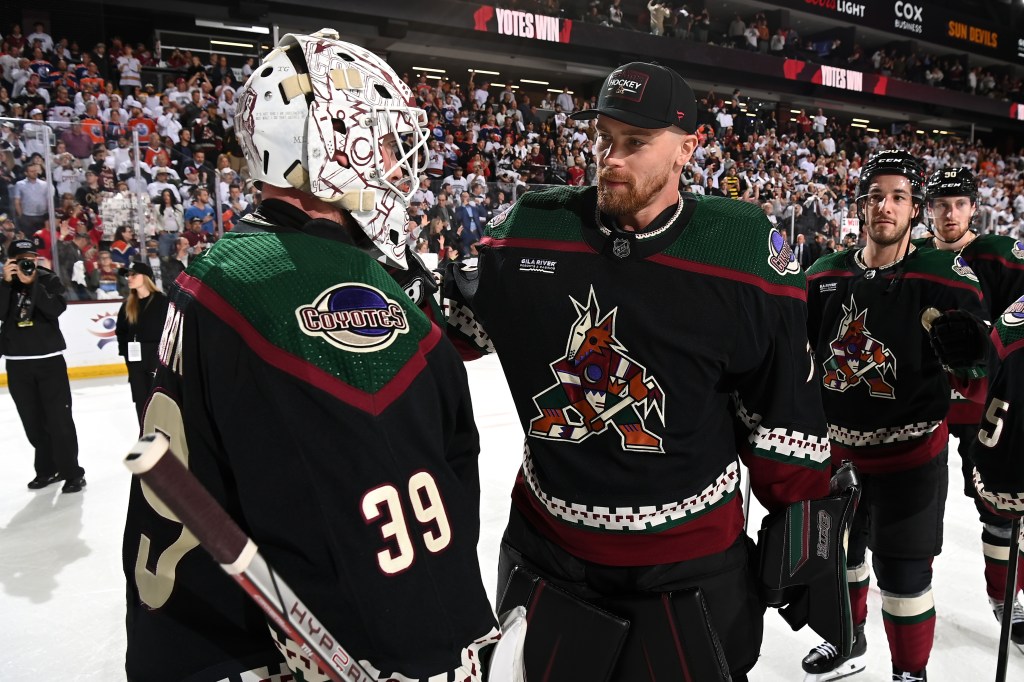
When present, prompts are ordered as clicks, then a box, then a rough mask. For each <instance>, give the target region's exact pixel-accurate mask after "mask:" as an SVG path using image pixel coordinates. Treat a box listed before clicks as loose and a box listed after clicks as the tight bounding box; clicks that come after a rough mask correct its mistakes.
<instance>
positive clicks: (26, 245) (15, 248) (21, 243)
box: [7, 239, 39, 258]
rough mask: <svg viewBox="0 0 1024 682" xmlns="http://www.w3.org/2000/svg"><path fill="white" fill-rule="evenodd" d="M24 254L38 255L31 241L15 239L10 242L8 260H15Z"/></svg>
mask: <svg viewBox="0 0 1024 682" xmlns="http://www.w3.org/2000/svg"><path fill="white" fill-rule="evenodd" d="M26 253H39V251H38V249H36V244H35V242H33V241H32V240H31V239H16V240H15V241H13V242H11V246H10V248H8V249H7V257H8V258H17V257H18V256H22V255H24V254H26Z"/></svg>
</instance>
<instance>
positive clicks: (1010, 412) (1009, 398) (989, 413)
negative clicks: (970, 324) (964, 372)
mask: <svg viewBox="0 0 1024 682" xmlns="http://www.w3.org/2000/svg"><path fill="white" fill-rule="evenodd" d="M994 322H995V325H994V328H993V329H992V344H993V345H994V346H995V349H996V355H997V356H998V362H997V363H996V366H995V367H994V368H993V370H994V371H993V374H992V381H991V384H990V386H989V392H988V399H987V401H986V403H985V404H986V408H985V417H984V419H983V420H982V422H981V427H980V429H979V430H978V437H977V439H976V440H975V441H974V443H973V444H972V445H971V459H972V460H973V461H974V464H975V469H974V486H975V488H977V490H978V493H979V495H980V496H981V498H982V499H983V500H984V501H985V502H986V503H987V504H988V505H990V506H991V507H992V508H993V509H994V510H995V511H996V512H997V513H999V514H1003V515H1006V516H1016V517H1024V457H1021V452H1024V450H1022V448H1024V295H1021V297H1020V298H1018V299H1017V300H1016V301H1014V302H1013V303H1011V304H1010V306H1009V307H1008V308H1007V309H1006V310H1005V311H1004V312H1003V313H1002V314H1001V315H999V316H998V317H996V319H995V320H994Z"/></svg>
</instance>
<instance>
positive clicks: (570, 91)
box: [548, 88, 576, 95]
mask: <svg viewBox="0 0 1024 682" xmlns="http://www.w3.org/2000/svg"><path fill="white" fill-rule="evenodd" d="M548 92H554V93H561V92H562V91H561V90H559V89H558V88H548ZM565 92H566V93H567V94H570V95H575V94H576V93H574V92H573V91H572V90H566V91H565Z"/></svg>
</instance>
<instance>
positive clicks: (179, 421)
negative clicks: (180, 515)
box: [124, 29, 497, 682]
mask: <svg viewBox="0 0 1024 682" xmlns="http://www.w3.org/2000/svg"><path fill="white" fill-rule="evenodd" d="M410 98H411V92H410V91H409V88H408V87H406V86H405V85H404V84H403V83H402V81H401V79H400V78H399V77H398V76H397V75H396V74H395V73H394V71H393V70H392V69H391V68H390V67H389V66H388V65H387V64H386V63H385V62H384V61H383V60H381V59H380V58H379V57H377V56H376V55H374V54H373V53H371V52H369V51H367V50H366V49H364V48H362V47H359V46H357V45H353V44H350V43H346V42H342V41H340V40H338V34H337V33H335V32H334V31H329V30H326V29H325V30H322V31H320V32H318V33H315V34H312V35H292V34H289V35H286V36H284V38H282V39H281V42H280V43H279V44H278V46H277V47H276V48H275V49H274V50H272V51H271V52H270V54H269V55H268V56H267V58H266V59H265V60H264V62H263V63H262V64H261V65H260V66H259V67H258V68H257V69H256V71H255V72H254V73H253V74H252V76H251V77H250V79H249V81H248V82H247V83H246V85H245V87H244V88H243V89H242V92H241V94H240V95H239V109H238V115H237V118H236V119H235V123H236V128H237V129H238V137H239V141H240V142H241V143H242V147H243V149H244V150H245V154H246V158H247V160H248V163H249V169H250V172H251V173H252V174H253V178H254V179H255V180H256V181H258V182H259V183H261V187H262V192H263V202H262V204H261V205H260V208H259V210H258V211H256V212H255V213H253V214H250V215H248V216H246V217H245V218H244V219H242V220H241V221H239V224H238V226H237V227H236V228H235V229H234V230H232V231H231V232H230V233H228V234H226V235H225V236H224V237H223V238H222V239H221V240H220V241H218V242H217V243H216V244H215V245H214V246H213V248H212V249H210V250H209V251H207V252H206V253H205V254H203V256H202V257H200V258H198V259H196V260H194V261H193V262H192V263H191V264H190V265H189V268H188V270H187V271H185V272H184V273H182V274H181V275H179V276H178V278H177V280H176V281H175V283H174V286H173V288H172V290H171V293H170V298H171V301H170V306H169V310H168V315H167V321H166V324H165V327H164V334H163V338H162V339H161V344H160V368H159V370H158V376H157V381H156V388H155V389H154V392H153V394H152V395H151V397H150V399H149V402H148V405H147V409H146V413H145V417H144V429H143V432H144V433H150V432H152V431H160V432H163V433H164V434H166V435H168V437H169V438H170V440H171V444H172V448H173V450H174V452H175V453H176V454H178V455H179V456H180V457H182V459H184V460H185V462H186V463H187V465H188V467H189V469H190V470H191V471H192V473H193V474H195V476H196V477H197V478H198V479H199V480H200V481H201V483H202V484H203V485H204V486H205V487H206V488H207V489H208V490H209V491H210V493H211V494H212V495H213V496H214V498H216V500H217V501H218V502H219V503H220V504H221V506H223V507H224V508H225V509H226V510H227V512H228V513H229V514H231V516H232V517H234V519H235V520H236V521H237V522H238V523H239V525H240V526H241V527H242V528H243V530H244V531H245V532H246V533H248V534H249V535H251V537H252V538H253V539H254V541H255V542H256V543H258V545H259V547H260V552H261V554H262V555H263V556H264V557H265V558H266V559H267V562H268V563H269V564H270V565H272V566H273V567H274V568H275V569H276V571H277V572H278V573H279V574H280V575H281V576H282V577H283V578H284V579H285V580H286V581H287V582H288V584H289V585H290V586H291V587H292V588H293V589H294V591H295V593H296V595H297V596H298V597H299V598H300V599H301V600H302V601H303V602H304V603H305V604H307V605H308V606H309V608H310V611H311V612H312V613H314V614H315V616H316V618H317V619H319V621H320V622H322V623H323V625H324V626H325V627H326V629H327V630H328V631H330V632H331V633H332V634H333V635H334V636H336V637H338V638H339V640H340V643H341V644H342V645H343V647H344V648H345V649H346V650H347V651H349V652H351V653H352V655H353V656H354V657H355V658H356V659H357V660H358V661H359V663H360V665H361V666H362V667H363V668H364V669H366V670H367V671H369V672H370V674H371V675H373V677H374V679H380V680H403V681H407V680H427V679H431V680H437V679H457V680H460V681H461V680H472V681H478V680H481V679H482V677H481V675H482V672H481V670H482V669H481V664H480V650H481V649H482V648H483V647H484V646H485V645H487V644H488V643H490V642H493V641H494V640H495V639H496V638H497V629H496V624H495V619H494V615H493V612H492V610H491V607H490V605H489V603H488V601H487V596H486V593H485V591H484V588H483V584H482V582H481V579H480V569H479V565H478V562H477V555H476V544H477V537H478V534H479V519H478V514H479V512H478V506H479V483H478V472H477V456H478V450H479V441H478V437H477V431H476V427H475V425H474V423H473V414H472V409H471V405H470V397H469V388H468V385H467V381H466V372H465V369H464V367H463V366H462V363H461V360H460V358H459V356H458V354H457V352H456V351H455V349H454V348H453V347H452V346H451V344H450V343H449V342H448V341H447V340H446V339H445V338H444V335H443V333H442V332H441V330H440V329H439V328H438V327H437V326H436V325H434V324H432V323H431V321H430V319H429V318H428V317H427V315H425V314H424V313H423V312H422V311H421V310H420V309H419V308H418V307H417V304H416V302H414V301H413V300H412V299H411V298H410V296H409V295H408V294H407V293H406V291H404V288H408V289H409V290H410V291H412V292H414V293H418V294H419V295H420V296H421V297H423V298H424V299H428V298H429V293H430V292H429V290H427V289H426V288H425V287H426V286H428V285H429V284H430V283H432V282H433V277H432V276H431V275H430V273H428V272H425V271H424V270H423V268H422V265H421V264H419V262H418V261H416V260H413V259H414V258H415V256H414V255H411V254H407V253H406V244H405V235H406V233H405V229H404V228H405V223H406V207H407V204H408V201H409V198H410V197H411V195H412V190H413V187H412V186H411V182H412V181H413V180H414V179H415V178H416V177H417V159H418V155H419V154H421V153H422V152H423V151H424V149H425V146H426V137H425V132H424V125H425V121H426V116H425V114H424V112H423V111H422V110H421V109H418V108H415V107H413V106H411V105H410V104H409V100H410ZM385 266H386V267H387V268H389V269H390V271H389V269H385ZM390 272H394V273H395V275H397V276H399V277H400V278H401V280H402V282H401V283H399V282H398V281H396V279H395V277H393V276H392V275H391V274H390ZM418 277H422V278H423V279H422V280H420V279H417V278H418ZM197 544H198V543H197V541H196V539H195V536H193V535H192V533H191V532H190V531H189V530H188V529H187V528H184V527H183V526H182V524H181V523H180V522H179V521H178V519H177V518H175V516H174V515H173V514H172V513H171V512H170V511H169V510H168V509H167V507H165V506H164V505H163V504H162V503H161V502H160V501H159V499H157V498H156V497H155V496H153V495H152V493H151V492H150V491H149V490H148V489H147V488H146V487H145V486H143V485H140V484H139V483H138V481H137V480H135V481H133V482H132V488H131V494H130V499H129V509H128V521H127V525H126V529H125V537H124V570H125V576H126V578H127V582H128V616H127V629H128V650H127V659H126V666H125V667H126V670H127V677H128V679H129V680H145V681H146V682H160V681H162V680H166V681H172V680H173V681H174V682H180V681H181V680H186V679H187V680H194V681H195V682H205V681H207V680H209V681H213V680H238V679H259V680H274V681H279V680H286V679H302V680H306V681H307V682H310V681H313V680H324V679H326V677H325V676H324V675H323V673H322V672H320V671H318V670H317V669H316V667H315V666H312V665H311V664H310V659H309V657H308V656H306V655H305V654H304V653H303V651H302V650H300V649H299V647H298V646H297V645H295V644H294V643H293V642H292V641H291V640H289V639H287V638H286V637H285V636H284V635H283V633H282V632H281V631H280V630H278V628H277V627H276V626H275V627H269V628H268V623H267V622H266V620H265V618H264V616H263V615H262V612H261V611H260V609H259V608H258V607H257V606H256V605H255V604H254V603H253V602H251V601H250V600H249V598H248V597H247V596H246V595H245V594H244V593H243V592H242V591H241V590H239V589H237V588H236V587H235V586H234V585H233V584H231V583H232V581H231V580H230V578H228V577H227V576H226V575H225V574H224V573H223V572H222V571H221V569H220V567H219V566H218V565H216V564H215V563H214V562H213V561H211V559H210V557H209V556H207V555H206V554H205V552H203V551H198V549H197ZM294 615H296V618H297V619H298V626H299V627H303V622H302V620H301V618H300V616H301V614H294Z"/></svg>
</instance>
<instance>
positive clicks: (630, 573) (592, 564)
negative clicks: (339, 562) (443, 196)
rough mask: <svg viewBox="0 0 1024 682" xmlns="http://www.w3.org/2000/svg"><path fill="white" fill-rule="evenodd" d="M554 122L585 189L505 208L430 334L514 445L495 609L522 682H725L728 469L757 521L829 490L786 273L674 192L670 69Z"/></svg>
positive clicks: (739, 673)
mask: <svg viewBox="0 0 1024 682" xmlns="http://www.w3.org/2000/svg"><path fill="white" fill-rule="evenodd" d="M573 117H574V118H577V119H587V118H596V119H597V121H596V128H597V131H598V134H597V140H596V144H595V155H596V158H597V162H598V182H597V186H596V187H579V188H575V187H573V188H557V189H551V190H546V191H542V192H531V193H528V194H526V195H524V196H523V197H521V198H520V200H519V201H518V202H517V203H516V204H514V205H513V206H512V207H510V208H509V209H508V210H506V211H505V212H503V213H502V214H500V215H498V216H496V217H495V218H493V219H492V221H491V222H490V224H489V227H488V232H487V235H486V236H485V238H484V239H483V240H482V243H481V244H480V246H479V252H480V256H479V261H478V266H477V269H472V268H471V267H470V266H458V265H456V266H453V267H451V268H450V269H449V270H448V271H447V272H446V275H445V285H444V286H445V294H446V296H447V298H448V299H449V306H450V308H449V318H448V323H449V327H450V330H451V333H452V335H453V337H454V338H456V339H458V340H459V341H460V342H461V347H462V349H463V351H464V353H465V354H466V356H467V357H472V356H474V355H479V354H480V353H486V352H490V351H492V350H496V351H497V352H498V354H499V356H500V357H501V362H502V366H503V368H504V370H505V375H506V378H507V379H508V382H509V386H510V388H511V391H512V396H513V398H514V400H515V403H516V408H517V411H518V414H519V418H520V421H521V423H522V425H523V429H524V431H525V433H526V446H525V454H524V460H523V465H522V469H521V472H520V475H519V476H518V478H517V480H516V482H515V486H514V489H513V492H512V509H511V512H510V514H509V522H508V526H507V529H506V531H505V535H504V538H503V541H502V546H501V554H500V558H499V570H498V573H499V576H498V594H499V595H503V598H502V599H501V606H500V607H499V611H503V610H504V609H505V608H507V607H508V606H513V605H517V604H524V603H526V604H529V608H530V609H531V611H532V613H533V617H532V618H531V620H530V631H529V635H528V636H527V638H526V663H527V672H528V674H529V673H533V672H534V671H533V670H531V661H534V663H533V665H538V663H537V662H539V665H540V672H542V673H543V672H544V671H545V668H544V666H545V665H547V666H550V667H549V668H547V670H548V672H549V674H550V679H580V680H583V679H586V680H598V679H600V680H605V679H610V680H617V681H618V680H621V681H625V680H636V679H640V678H641V677H642V678H643V679H648V677H651V678H655V677H656V678H657V679H699V680H724V679H727V676H728V675H731V676H732V679H733V680H745V679H746V673H747V671H749V670H750V669H751V668H752V667H753V666H754V664H755V662H756V661H757V657H758V654H759V651H760V644H761V638H762V628H763V623H762V620H763V613H764V609H765V605H764V603H763V602H762V601H761V599H760V597H759V594H758V593H759V589H758V575H757V569H756V567H754V566H752V565H751V560H752V543H750V541H749V540H748V539H747V537H746V535H745V533H744V529H743V527H744V515H743V502H742V499H741V497H742V495H741V494H740V483H739V459H742V460H743V461H744V462H746V464H747V466H748V467H749V469H750V478H751V483H752V490H753V492H754V494H755V495H756V496H757V497H758V499H759V500H760V501H761V502H762V503H763V504H764V505H765V506H766V507H767V508H768V509H769V510H771V511H773V512H780V513H781V512H782V510H785V509H786V508H787V506H788V505H790V504H791V503H795V502H797V501H801V500H810V499H812V498H818V497H821V496H823V495H825V494H826V493H827V492H828V489H829V473H828V469H829V462H830V453H829V448H828V441H827V437H826V426H825V420H824V415H823V413H822V410H821V404H820V398H819V395H818V391H817V389H816V387H815V385H814V384H813V382H811V381H810V379H809V372H811V371H812V361H811V356H810V351H809V348H808V346H807V341H806V338H804V333H803V330H804V324H805V321H806V308H805V303H804V301H805V282H804V276H803V273H802V272H801V270H800V267H799V265H798V264H797V263H796V261H795V259H794V257H793V253H792V251H791V249H790V246H789V244H788V243H787V241H786V240H785V238H784V237H783V236H782V235H781V234H780V233H779V231H778V230H777V229H775V228H774V227H773V226H772V225H771V223H770V222H769V221H768V219H767V218H766V217H765V215H764V213H763V212H762V211H761V210H760V208H759V207H757V206H752V205H749V204H744V203H740V202H733V201H728V200H725V199H722V198H717V197H703V196H695V195H693V194H690V193H680V192H679V191H678V187H679V177H680V174H681V171H682V168H683V167H684V166H685V165H686V163H687V162H688V160H689V159H690V157H691V155H692V154H693V151H694V148H695V147H696V145H697V137H696V135H694V134H693V132H694V129H695V127H696V125H697V108H696V102H695V99H694V95H693V92H692V90H691V89H690V87H689V85H688V84H687V83H686V82H685V81H684V80H683V79H682V78H681V77H680V76H679V75H678V74H677V73H676V72H674V71H673V70H671V69H669V68H666V67H664V66H661V65H658V64H651V63H645V62H634V63H630V64H626V65H624V66H621V67H619V68H617V69H615V70H614V71H613V72H612V73H611V74H610V75H609V76H608V77H607V79H606V80H605V83H604V86H603V88H602V90H601V95H600V98H599V100H598V106H597V108H596V109H591V110H587V111H583V112H578V113H577V114H574V115H573ZM737 453H739V457H737ZM829 518H835V517H829ZM841 528H843V524H842V522H841V519H840V518H835V527H834V530H837V531H839V530H840V529H841ZM818 530H820V529H818ZM815 532H817V530H816V531H815ZM840 532H841V531H840ZM815 537H817V536H815ZM815 542H816V540H815ZM823 553H826V554H828V556H829V557H830V558H831V559H832V560H836V559H837V555H838V554H839V552H832V553H828V552H826V551H825V550H823ZM811 555H812V556H811V557H810V558H809V559H810V561H811V563H814V562H815V557H814V556H813V555H814V553H813V552H812V553H811ZM771 568H776V569H777V567H770V568H769V572H770V571H771ZM833 568H834V567H833ZM776 572H777V571H776ZM838 575H839V576H840V577H844V576H845V571H841V572H840V573H839V574H838ZM844 589H845V585H844ZM549 595H550V596H549ZM842 596H843V597H844V601H845V594H843V595H842ZM832 606H834V605H830V608H832ZM833 610H834V611H835V613H836V614H837V617H839V616H841V615H842V614H841V613H840V611H841V609H840V607H838V606H835V607H834V609H833ZM845 618H846V622H847V623H848V622H849V614H848V612H847V613H846V614H845ZM627 621H628V622H627ZM570 624H571V625H570ZM850 629H852V628H849V627H848V628H847V630H850ZM681 660H683V661H685V663H682V664H681V663H680V661H681ZM681 665H688V666H690V667H689V668H688V671H689V672H684V671H683V669H682V668H681V667H680V666H681ZM694 666H700V668H699V669H698V670H697V671H696V672H695V669H694ZM559 673H561V675H562V676H560V675H559ZM539 678H540V675H538V679H539ZM529 679H533V677H532V676H531V677H529Z"/></svg>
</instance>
